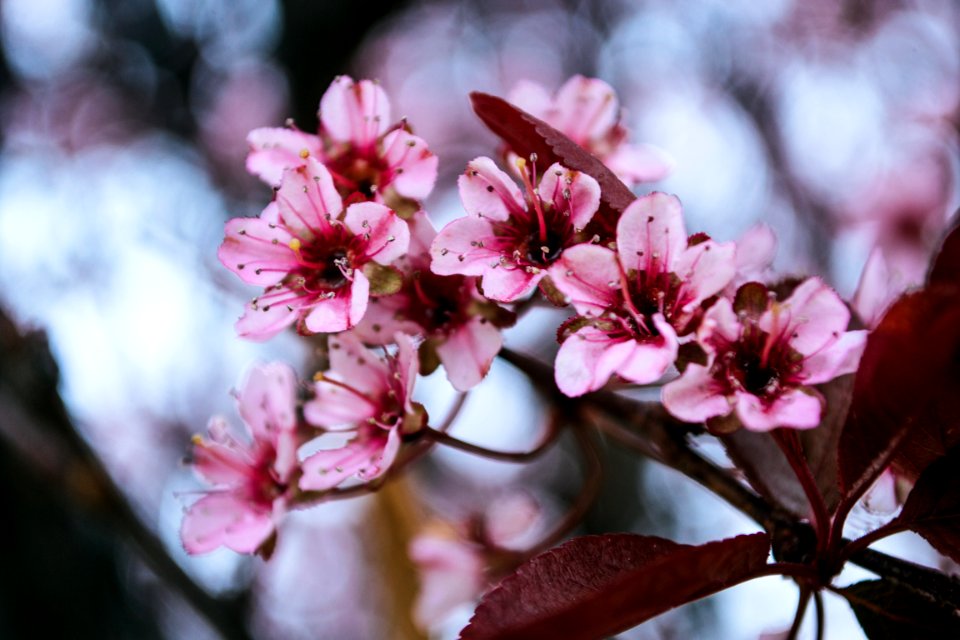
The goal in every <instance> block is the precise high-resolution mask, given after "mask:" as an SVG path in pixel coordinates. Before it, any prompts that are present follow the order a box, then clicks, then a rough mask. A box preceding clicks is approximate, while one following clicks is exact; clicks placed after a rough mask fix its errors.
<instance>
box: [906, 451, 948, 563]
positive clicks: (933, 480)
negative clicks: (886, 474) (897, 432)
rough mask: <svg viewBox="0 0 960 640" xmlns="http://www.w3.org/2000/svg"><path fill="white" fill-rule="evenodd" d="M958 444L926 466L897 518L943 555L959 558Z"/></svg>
mask: <svg viewBox="0 0 960 640" xmlns="http://www.w3.org/2000/svg"><path fill="white" fill-rule="evenodd" d="M958 469H960V447H954V448H953V449H952V450H951V451H950V453H949V454H948V455H946V456H944V457H942V458H940V459H939V460H937V461H936V462H934V463H933V464H931V465H930V466H929V467H927V468H926V469H925V470H924V472H923V473H921V474H920V478H919V479H918V480H917V484H915V485H914V487H913V490H912V491H910V496H909V497H908V498H907V502H906V504H904V505H903V511H901V512H900V515H899V516H898V517H897V521H899V522H901V523H903V524H905V525H907V526H908V527H909V528H911V529H913V530H914V531H916V532H917V533H919V534H920V535H921V536H923V537H924V538H925V539H926V540H927V542H929V543H930V544H931V545H933V547H934V548H935V549H936V550H937V551H939V552H940V553H942V554H943V555H945V556H949V557H950V558H952V559H953V560H954V561H955V562H960V473H958Z"/></svg>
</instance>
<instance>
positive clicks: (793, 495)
mask: <svg viewBox="0 0 960 640" xmlns="http://www.w3.org/2000/svg"><path fill="white" fill-rule="evenodd" d="M817 388H818V389H819V391H820V392H821V393H822V394H823V397H824V399H825V400H826V401H827V410H826V412H825V413H824V416H823V420H821V422H820V426H818V427H817V428H816V429H808V430H804V431H799V432H798V434H797V435H798V436H799V438H800V444H801V445H802V446H803V454H804V456H805V457H806V459H807V464H808V465H809V467H810V471H811V473H812V474H813V477H814V478H815V479H816V481H817V487H818V488H819V489H820V494H821V495H822V496H823V499H824V503H825V504H826V506H827V510H828V511H830V512H831V513H832V512H833V510H834V509H835V508H836V506H837V503H838V502H839V501H840V494H839V491H838V490H837V442H838V441H839V440H840V432H841V428H842V427H843V423H844V419H845V417H846V415H847V409H848V407H849V406H850V393H851V390H852V389H853V376H852V375H849V376H842V377H840V378H837V379H835V380H832V381H830V382H828V383H827V384H823V385H819V386H818V387H817ZM721 440H722V441H723V444H724V446H725V447H726V449H727V453H728V454H729V455H730V459H731V460H733V462H734V463H735V464H736V465H737V467H738V468H739V469H741V470H742V471H743V472H744V475H746V477H747V480H748V481H749V482H750V484H751V486H753V488H754V489H756V490H757V492H759V493H760V495H762V496H764V497H765V498H767V500H769V501H770V502H772V503H773V504H776V505H778V506H780V507H783V508H784V509H786V510H787V511H789V512H791V513H793V514H794V515H797V516H800V517H807V516H809V515H810V502H809V501H808V500H807V496H806V494H805V493H804V491H803V487H802V486H801V485H800V482H799V480H797V476H796V474H795V473H794V472H793V469H791V468H790V463H788V462H787V459H786V457H785V456H784V455H783V453H782V452H781V451H780V448H779V447H778V446H777V444H776V442H774V440H773V438H772V437H771V436H770V434H769V433H756V432H753V431H747V430H746V429H740V430H738V431H736V432H735V433H732V434H730V435H727V436H724V437H722V438H721Z"/></svg>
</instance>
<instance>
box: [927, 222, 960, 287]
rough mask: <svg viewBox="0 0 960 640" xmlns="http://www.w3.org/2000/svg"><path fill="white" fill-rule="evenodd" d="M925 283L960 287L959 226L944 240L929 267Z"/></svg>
mask: <svg viewBox="0 0 960 640" xmlns="http://www.w3.org/2000/svg"><path fill="white" fill-rule="evenodd" d="M927 282H929V283H930V284H951V285H955V286H960V226H957V227H954V228H953V230H952V231H951V232H950V233H949V234H947V237H946V239H944V241H943V245H942V246H941V247H940V253H939V254H938V255H937V257H936V259H935V260H934V261H933V264H932V265H930V273H928V274H927Z"/></svg>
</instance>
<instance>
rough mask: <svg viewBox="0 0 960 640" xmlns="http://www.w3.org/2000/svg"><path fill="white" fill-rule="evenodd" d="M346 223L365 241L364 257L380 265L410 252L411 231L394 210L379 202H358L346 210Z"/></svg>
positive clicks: (344, 218)
mask: <svg viewBox="0 0 960 640" xmlns="http://www.w3.org/2000/svg"><path fill="white" fill-rule="evenodd" d="M343 222H344V224H345V225H347V228H348V229H350V231H352V232H353V234H354V235H356V236H359V237H360V238H363V239H364V248H363V251H364V254H365V256H366V257H367V258H369V259H371V260H376V261H377V262H379V263H380V264H390V263H391V262H393V261H394V260H396V259H397V258H399V257H400V256H402V255H404V254H405V253H406V252H407V248H408V247H409V246H410V229H409V228H408V227H407V223H406V222H404V220H403V219H402V218H400V217H399V216H398V215H397V214H396V213H394V212H393V210H391V209H389V208H387V207H385V206H383V205H382V204H377V203H376V202H358V203H356V204H352V205H350V206H349V207H347V213H346V214H345V215H344V217H343Z"/></svg>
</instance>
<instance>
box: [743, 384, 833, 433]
mask: <svg viewBox="0 0 960 640" xmlns="http://www.w3.org/2000/svg"><path fill="white" fill-rule="evenodd" d="M807 391H808V392H809V393H804V392H803V391H801V390H800V389H791V390H790V391H786V392H784V393H783V394H781V395H780V396H779V397H777V398H776V399H775V400H774V401H773V402H772V403H769V404H768V403H765V402H763V401H761V400H760V399H759V398H757V397H756V396H754V395H752V394H749V393H744V392H738V393H737V399H736V401H737V416H738V417H739V418H740V422H742V423H743V426H744V427H746V428H747V429H749V430H750V431H770V430H771V429H776V428H777V427H793V428H795V429H812V428H813V427H816V426H817V425H819V424H820V410H821V405H822V400H821V398H820V396H819V394H817V393H816V392H815V391H813V390H812V389H807ZM813 394H816V395H813Z"/></svg>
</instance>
